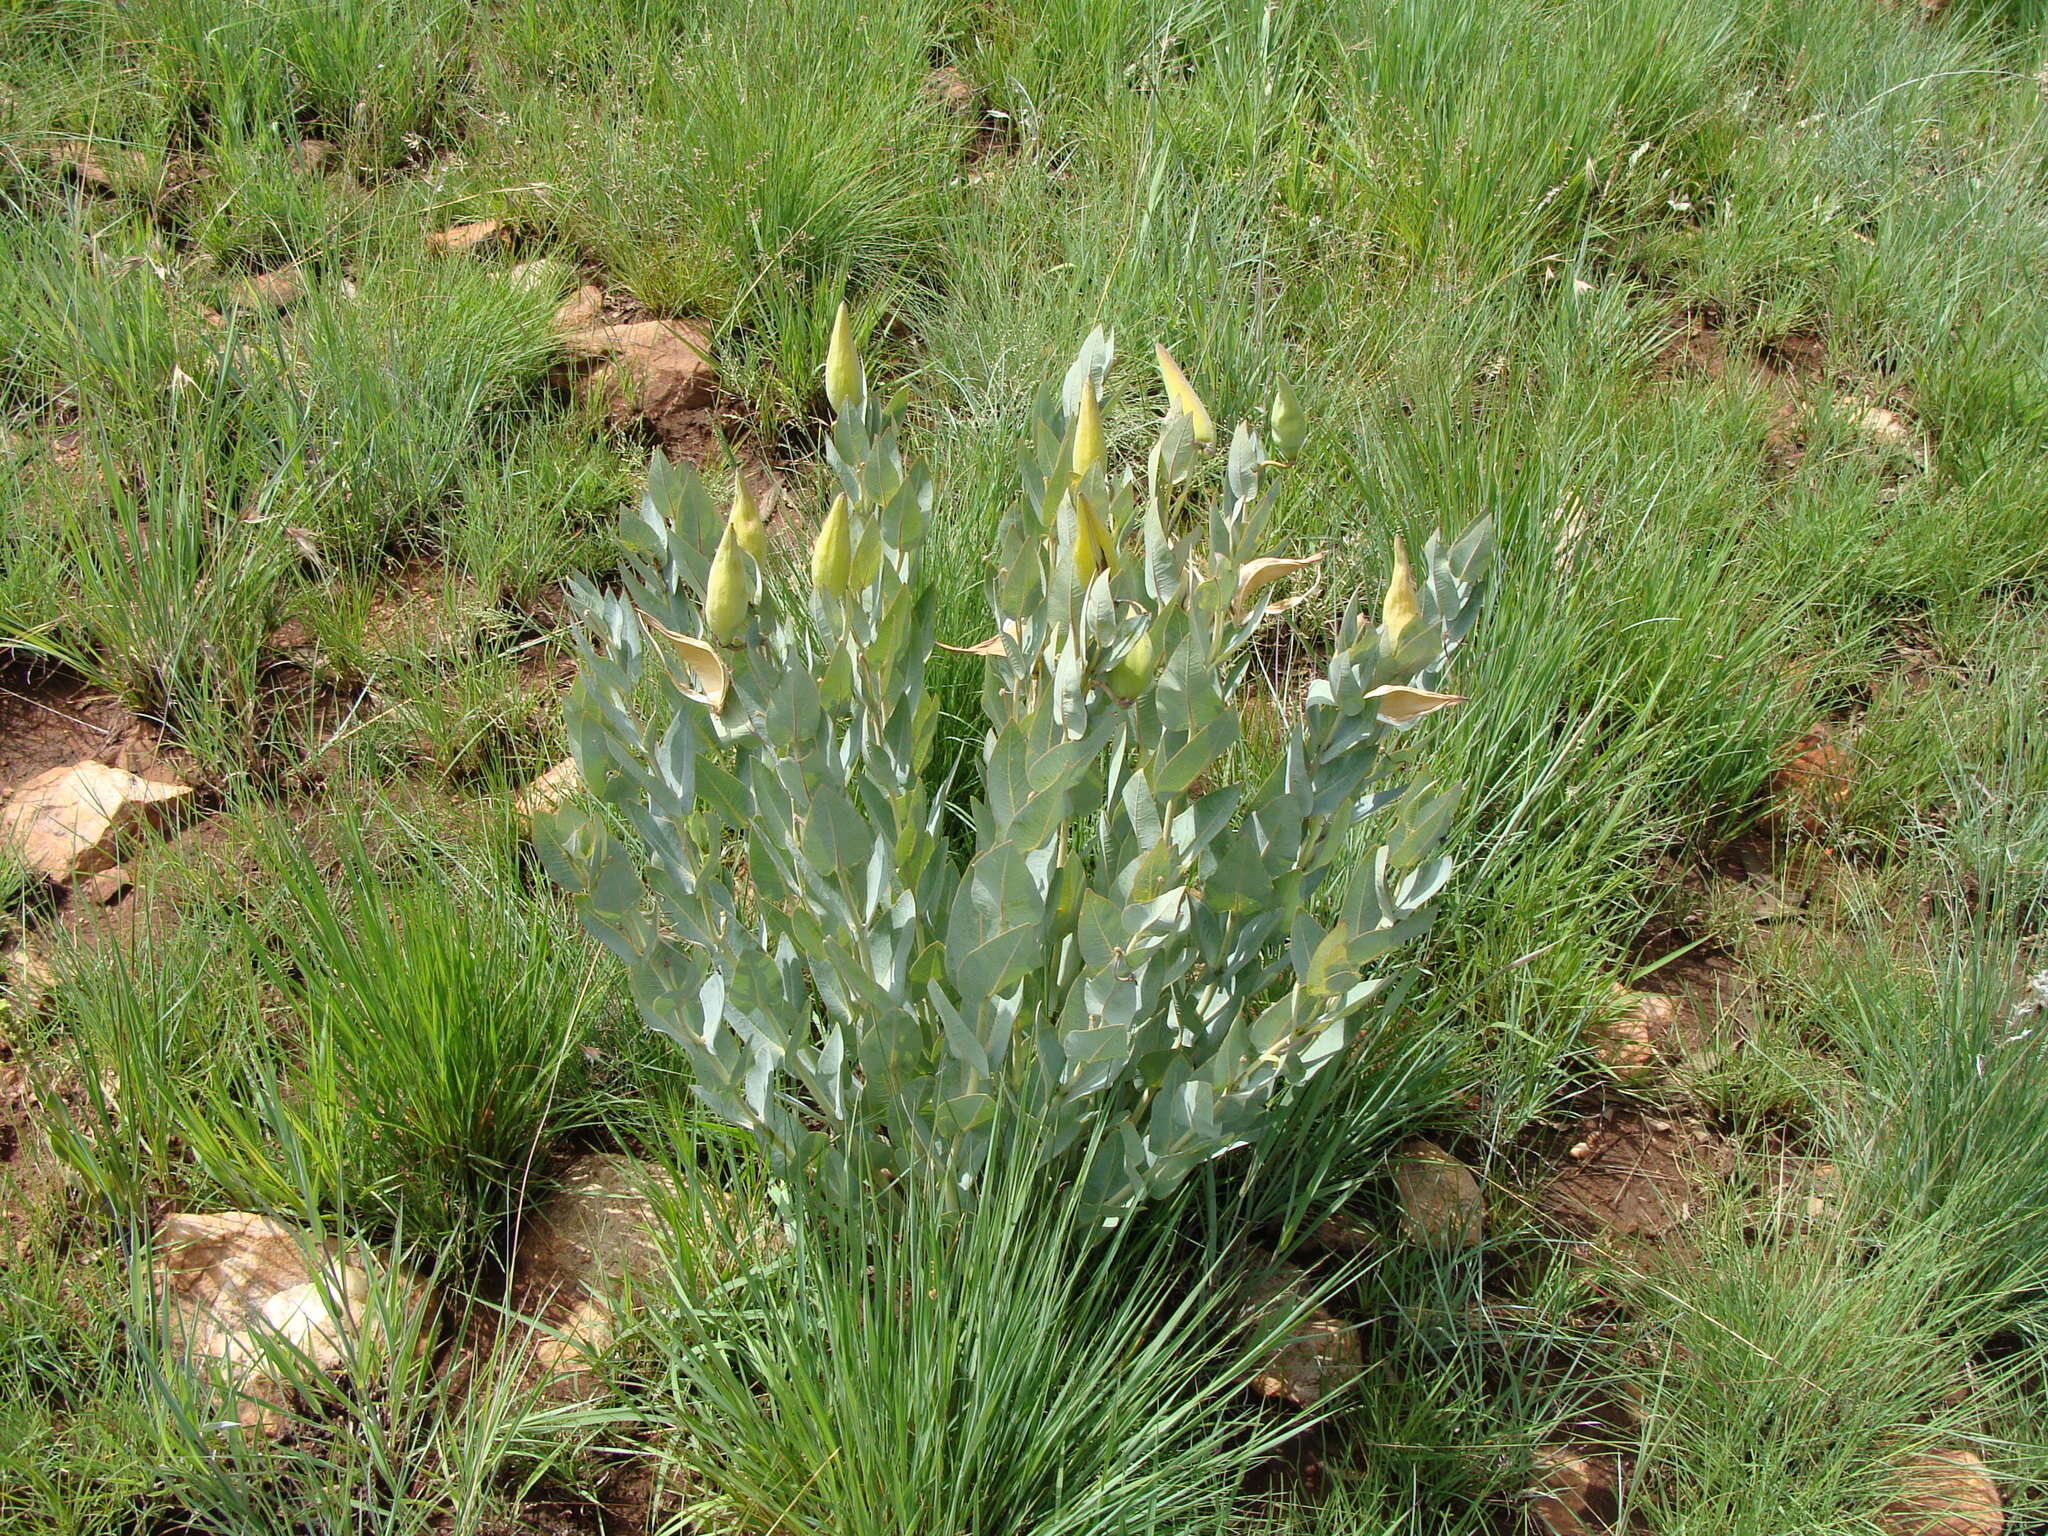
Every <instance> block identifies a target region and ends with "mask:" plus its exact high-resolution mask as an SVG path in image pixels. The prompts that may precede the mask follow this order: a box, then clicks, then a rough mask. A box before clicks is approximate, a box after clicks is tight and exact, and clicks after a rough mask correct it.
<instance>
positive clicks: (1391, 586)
mask: <svg viewBox="0 0 2048 1536" xmlns="http://www.w3.org/2000/svg"><path fill="white" fill-rule="evenodd" d="M1421 617H1422V609H1421V607H1420V605H1418V604H1417V603H1416V601H1415V576H1414V574H1413V573H1412V572H1411V571H1410V570H1409V569H1408V546H1407V545H1405V544H1403V543H1402V542H1401V536H1400V535H1399V534H1398V533H1397V534H1395V535H1394V572H1393V574H1392V575H1391V576H1389V577H1388V578H1387V596H1386V601H1385V602H1383V603H1381V604H1380V629H1381V631H1382V633H1384V634H1385V635H1386V637H1387V643H1388V644H1390V645H1399V644H1400V643H1401V636H1402V635H1404V634H1406V633H1407V632H1408V626H1409V625H1411V624H1413V623H1414V622H1415V621H1416V620H1417V619H1419V618H1421Z"/></svg>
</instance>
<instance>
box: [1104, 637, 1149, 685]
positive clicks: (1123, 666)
mask: <svg viewBox="0 0 2048 1536" xmlns="http://www.w3.org/2000/svg"><path fill="white" fill-rule="evenodd" d="M1155 659H1156V656H1155V653H1154V649H1153V645H1152V632H1151V631H1150V630H1149V629H1148V630H1147V631H1145V633H1144V634H1142V635H1140V636H1138V638H1137V640H1136V641H1135V642H1134V643H1133V644H1132V646H1131V648H1130V649H1129V650H1128V651H1125V652H1124V654H1123V657H1122V659H1121V660H1119V661H1118V662H1117V664H1116V665H1115V666H1113V667H1111V668H1110V669H1109V676H1108V677H1107V678H1106V679H1105V681H1106V682H1108V684H1109V691H1110V692H1111V693H1113V694H1115V695H1116V696H1117V697H1118V698H1120V699H1135V698H1136V697H1137V696H1138V695H1139V694H1141V693H1143V692H1144V691H1145V687H1146V685H1147V684H1148V683H1150V682H1151V681H1152V663H1153V661H1154V660H1155Z"/></svg>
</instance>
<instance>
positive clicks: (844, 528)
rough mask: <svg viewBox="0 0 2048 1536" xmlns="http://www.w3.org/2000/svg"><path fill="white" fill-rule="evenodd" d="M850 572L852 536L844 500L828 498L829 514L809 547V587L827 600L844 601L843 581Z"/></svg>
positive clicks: (851, 565) (844, 498)
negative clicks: (829, 501)
mask: <svg viewBox="0 0 2048 1536" xmlns="http://www.w3.org/2000/svg"><path fill="white" fill-rule="evenodd" d="M852 569H853V533H852V530H851V529H850V527H849V526H848V518H847V510H846V496H845V493H844V492H842V493H840V494H839V495H837V496H834V497H833V498H832V510H831V511H829V512H827V513H826V514H825V521H824V522H823V523H821V524H820V525H819V527H818V537H817V541H816V542H815V543H813V544H812V545H811V585H812V586H813V587H815V588H817V589H818V591H820V592H822V593H824V594H825V595H826V596H827V597H844V596H845V595H846V579H847V576H848V574H849V572H851V570H852Z"/></svg>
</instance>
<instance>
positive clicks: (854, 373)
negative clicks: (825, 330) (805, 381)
mask: <svg viewBox="0 0 2048 1536" xmlns="http://www.w3.org/2000/svg"><path fill="white" fill-rule="evenodd" d="M866 393H867V390H866V389H865V388H864V387H863V384H862V380H861V371H860V354H859V353H857V352H855V351H854V350H853V322H852V320H851V319H849V318H848V316H847V313H846V300H844V299H841V300H840V301H839V313H838V314H836V315H834V316H833V317H832V342H831V345H830V346H828V347H827V348H826V349H825V398H826V399H827V400H829V401H830V402H831V403H832V409H833V410H835V411H843V410H845V409H846V408H847V407H848V406H850V405H858V404H859V403H860V401H861V399H862V397H863V396H864V395H866Z"/></svg>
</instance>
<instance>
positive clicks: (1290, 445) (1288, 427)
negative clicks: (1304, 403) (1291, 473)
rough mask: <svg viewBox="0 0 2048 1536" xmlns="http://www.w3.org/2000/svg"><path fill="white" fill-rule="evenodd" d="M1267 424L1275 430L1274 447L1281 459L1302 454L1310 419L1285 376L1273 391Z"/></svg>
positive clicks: (1267, 414)
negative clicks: (1302, 412) (1304, 413)
mask: <svg viewBox="0 0 2048 1536" xmlns="http://www.w3.org/2000/svg"><path fill="white" fill-rule="evenodd" d="M1266 424H1267V425H1268V426H1270V427H1271V428H1272V429H1273V446H1274V447H1275V448H1277V449H1279V450H1280V457H1281V458H1283V459H1291V458H1293V457H1294V456H1295V455H1296V454H1297V453H1299V452H1301V445H1302V444H1303V443H1304V442H1306V441H1307V440H1308V418H1307V417H1306V416H1303V415H1302V414H1301V402H1300V401H1298V400H1296V399H1295V398H1294V386H1293V385H1292V384H1290V383H1288V382H1287V380H1286V378H1285V377H1284V376H1283V377H1282V378H1281V380H1280V382H1279V384H1278V385H1276V386H1275V387H1274V389H1273V404H1272V407H1271V409H1269V410H1268V411H1267V413H1266Z"/></svg>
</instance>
